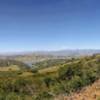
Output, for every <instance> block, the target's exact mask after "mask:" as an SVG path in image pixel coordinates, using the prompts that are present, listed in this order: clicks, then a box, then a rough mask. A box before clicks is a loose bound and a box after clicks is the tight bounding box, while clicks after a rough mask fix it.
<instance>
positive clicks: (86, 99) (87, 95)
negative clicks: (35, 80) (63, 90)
mask: <svg viewBox="0 0 100 100" xmlns="http://www.w3.org/2000/svg"><path fill="white" fill-rule="evenodd" d="M55 100H100V80H98V81H96V82H95V83H93V84H92V85H90V86H87V87H85V88H84V89H82V90H81V91H80V92H79V93H73V94H71V96H61V95H60V96H58V97H57V98H56V99H55Z"/></svg>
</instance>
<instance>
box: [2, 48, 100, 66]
mask: <svg viewBox="0 0 100 100" xmlns="http://www.w3.org/2000/svg"><path fill="white" fill-rule="evenodd" d="M99 53H100V50H92V49H88V50H86V49H84V50H83V49H82V50H80V49H77V50H60V51H36V52H20V53H14V52H13V53H5V54H0V59H11V60H17V61H22V62H25V63H28V64H30V63H36V62H40V61H44V60H49V59H66V58H72V57H80V56H86V55H87V56H89V55H93V54H99Z"/></svg>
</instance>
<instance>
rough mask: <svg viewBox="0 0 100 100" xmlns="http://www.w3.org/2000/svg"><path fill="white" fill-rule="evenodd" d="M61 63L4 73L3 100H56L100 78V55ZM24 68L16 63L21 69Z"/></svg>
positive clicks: (1, 81) (0, 83)
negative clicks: (60, 95)
mask: <svg viewBox="0 0 100 100" xmlns="http://www.w3.org/2000/svg"><path fill="white" fill-rule="evenodd" d="M46 62H47V61H46ZM61 62H63V63H60V61H59V62H57V63H54V61H50V63H49V62H48V63H46V66H43V63H44V62H42V64H41V67H42V66H43V67H42V69H41V68H40V69H39V67H38V68H37V69H29V68H28V69H27V68H26V70H25V69H24V70H22V69H20V70H9V71H1V72H0V100H54V98H55V97H56V96H57V95H59V94H66V95H69V94H71V93H72V92H75V91H78V90H80V89H82V88H83V87H85V86H87V85H89V84H92V83H93V82H95V81H96V80H98V79H99V78H100V56H99V55H93V56H91V57H83V58H79V59H71V60H70V61H65V60H64V61H62V60H61ZM10 64H11V65H12V63H10V62H9V63H7V66H10ZM21 64H22V65H23V63H19V62H18V64H17V63H13V65H18V67H19V66H20V65H21ZM37 65H38V66H39V64H37ZM25 66H26V65H25ZM50 66H51V67H50ZM1 67H4V66H1ZM20 67H21V66H20ZM20 67H19V68H20ZM22 68H23V67H22ZM24 68H25V67H24ZM43 68H44V69H43ZM54 69H55V70H54ZM43 70H45V71H43Z"/></svg>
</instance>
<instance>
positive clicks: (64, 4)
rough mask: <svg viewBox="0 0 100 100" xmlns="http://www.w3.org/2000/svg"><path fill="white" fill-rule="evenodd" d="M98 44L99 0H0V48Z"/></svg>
mask: <svg viewBox="0 0 100 100" xmlns="http://www.w3.org/2000/svg"><path fill="white" fill-rule="evenodd" d="M99 45H100V0H0V52H9V51H10V52H11V51H33V50H35V51H36V50H61V49H100V47H99Z"/></svg>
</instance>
